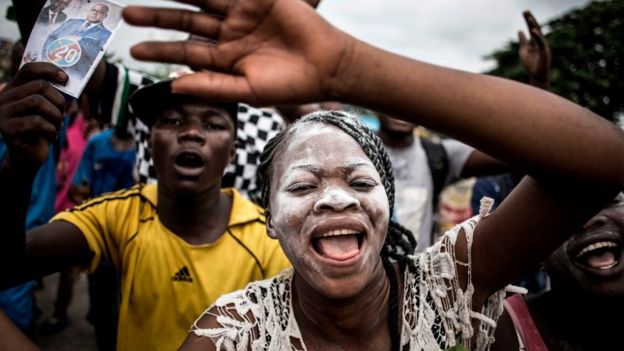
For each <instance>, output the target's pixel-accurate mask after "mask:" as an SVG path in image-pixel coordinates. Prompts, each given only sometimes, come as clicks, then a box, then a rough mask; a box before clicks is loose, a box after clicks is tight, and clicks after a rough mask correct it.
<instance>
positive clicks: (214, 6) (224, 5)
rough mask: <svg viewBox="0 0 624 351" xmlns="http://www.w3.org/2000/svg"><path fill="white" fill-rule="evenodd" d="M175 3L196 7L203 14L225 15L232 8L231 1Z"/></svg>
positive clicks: (180, 1)
mask: <svg viewBox="0 0 624 351" xmlns="http://www.w3.org/2000/svg"><path fill="white" fill-rule="evenodd" d="M177 2H179V3H182V4H187V5H192V6H197V7H199V8H200V9H202V10H203V11H205V12H209V13H214V14H219V15H226V14H228V13H229V11H230V9H231V8H232V1H231V0H177Z"/></svg>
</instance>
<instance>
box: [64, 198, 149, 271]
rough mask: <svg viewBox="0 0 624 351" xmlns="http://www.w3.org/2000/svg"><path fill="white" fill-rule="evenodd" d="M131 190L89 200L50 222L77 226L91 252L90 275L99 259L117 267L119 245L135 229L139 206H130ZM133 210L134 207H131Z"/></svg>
mask: <svg viewBox="0 0 624 351" xmlns="http://www.w3.org/2000/svg"><path fill="white" fill-rule="evenodd" d="M133 192H136V191H135V190H134V188H133V189H130V190H126V191H120V192H116V193H111V194H107V195H104V196H100V197H96V198H93V199H90V200H88V201H86V202H84V203H82V204H81V205H79V206H76V207H74V208H72V209H69V210H67V211H63V212H60V213H59V214H57V215H56V216H54V218H52V221H65V222H68V223H71V224H73V225H74V226H76V227H77V228H78V229H79V230H80V231H81V232H82V234H83V235H84V237H85V239H86V240H87V243H88V245H89V250H90V251H91V253H92V257H93V258H92V259H91V262H90V263H89V265H88V266H86V267H83V268H85V269H86V270H88V271H89V272H92V271H93V270H95V268H96V267H97V266H98V265H99V263H100V261H101V260H105V261H108V262H111V263H112V264H113V265H114V266H115V267H116V268H119V266H120V257H121V253H120V249H119V248H120V247H121V243H122V242H124V240H126V239H127V237H129V236H130V235H132V233H133V230H136V228H133V226H134V227H136V223H135V222H136V221H132V220H130V219H131V218H138V213H136V211H138V206H133V204H134V203H136V201H133V197H134V196H133ZM133 207H135V208H133Z"/></svg>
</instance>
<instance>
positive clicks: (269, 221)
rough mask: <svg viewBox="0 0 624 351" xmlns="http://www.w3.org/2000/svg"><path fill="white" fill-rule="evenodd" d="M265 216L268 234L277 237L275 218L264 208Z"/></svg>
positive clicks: (270, 236)
mask: <svg viewBox="0 0 624 351" xmlns="http://www.w3.org/2000/svg"><path fill="white" fill-rule="evenodd" d="M264 217H266V227H267V234H268V235H269V238H271V239H277V233H276V232H275V227H273V219H272V217H271V212H270V211H269V210H264Z"/></svg>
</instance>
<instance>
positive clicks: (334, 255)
mask: <svg viewBox="0 0 624 351" xmlns="http://www.w3.org/2000/svg"><path fill="white" fill-rule="evenodd" d="M364 238H365V235H364V233H362V232H358V231H356V230H353V229H337V230H331V231H329V232H326V233H323V234H321V235H318V236H316V237H314V238H312V247H313V248H314V251H316V253H317V254H318V255H319V256H321V257H323V258H325V259H328V260H334V261H341V262H344V261H348V260H350V259H352V258H354V257H356V256H358V255H359V253H360V252H361V249H362V245H363V243H364Z"/></svg>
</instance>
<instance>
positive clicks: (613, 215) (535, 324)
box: [492, 193, 624, 351]
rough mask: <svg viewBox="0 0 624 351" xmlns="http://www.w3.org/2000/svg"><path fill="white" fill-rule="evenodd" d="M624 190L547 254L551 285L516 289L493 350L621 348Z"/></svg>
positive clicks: (623, 309) (497, 331)
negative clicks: (527, 291) (529, 291)
mask: <svg viewBox="0 0 624 351" xmlns="http://www.w3.org/2000/svg"><path fill="white" fill-rule="evenodd" d="M623 250H624V193H620V194H619V195H618V196H617V197H616V198H615V199H614V200H613V202H612V203H611V204H609V206H607V207H606V208H605V209H603V210H602V211H600V212H599V213H598V214H596V216H594V217H593V218H592V219H590V220H589V221H588V222H587V223H586V224H585V225H584V226H583V228H580V229H579V231H578V233H576V234H574V235H573V236H571V237H570V238H569V239H568V240H567V241H566V242H565V243H564V244H563V245H561V246H560V247H559V248H558V249H557V250H556V251H555V252H554V253H553V254H552V255H550V257H549V258H548V260H546V270H547V272H548V274H549V276H550V278H551V289H550V290H549V291H547V292H544V293H541V294H536V295H529V296H527V297H526V298H523V297H522V296H521V295H513V296H511V297H509V298H507V300H506V302H505V313H504V314H503V315H502V316H501V319H500V321H499V326H498V328H497V329H496V334H495V335H494V336H495V339H496V342H495V343H494V345H493V347H492V350H493V351H497V350H504V351H508V350H526V351H542V350H551V351H567V350H575V351H576V350H579V351H580V350H619V349H620V348H621V347H622V340H621V337H620V335H621V332H622V325H621V324H620V323H619V322H618V320H617V319H615V320H612V321H607V320H605V318H606V317H605V316H606V315H608V314H614V315H615V316H619V315H620V314H621V313H624V256H623V255H622V252H623Z"/></svg>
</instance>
